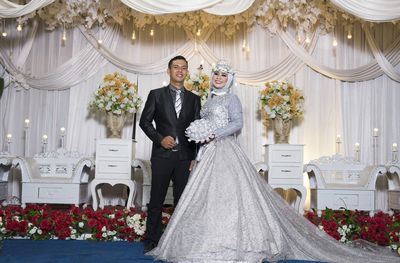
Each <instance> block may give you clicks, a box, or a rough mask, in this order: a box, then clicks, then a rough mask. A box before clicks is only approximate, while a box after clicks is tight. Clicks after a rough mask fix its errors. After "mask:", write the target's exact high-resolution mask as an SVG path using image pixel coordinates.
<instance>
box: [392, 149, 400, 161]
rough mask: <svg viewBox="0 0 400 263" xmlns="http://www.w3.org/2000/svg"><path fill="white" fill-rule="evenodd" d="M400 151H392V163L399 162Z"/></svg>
mask: <svg viewBox="0 0 400 263" xmlns="http://www.w3.org/2000/svg"><path fill="white" fill-rule="evenodd" d="M397 153H398V151H392V163H397V162H398V160H399V159H398V156H397Z"/></svg>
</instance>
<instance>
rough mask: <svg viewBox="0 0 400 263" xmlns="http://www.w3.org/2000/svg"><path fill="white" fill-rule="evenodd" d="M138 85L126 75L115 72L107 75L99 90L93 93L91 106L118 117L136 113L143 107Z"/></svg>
mask: <svg viewBox="0 0 400 263" xmlns="http://www.w3.org/2000/svg"><path fill="white" fill-rule="evenodd" d="M142 102H143V101H142V99H141V98H140V97H139V95H138V87H137V84H135V83H131V82H130V81H129V80H128V79H127V77H126V76H125V75H122V74H121V73H118V72H115V73H112V74H107V75H105V76H104V78H103V83H102V84H101V85H100V87H99V89H98V90H96V91H95V92H94V93H93V97H92V100H91V101H90V104H89V106H90V107H91V108H94V109H97V110H100V111H105V112H107V113H112V114H116V115H121V114H129V113H135V112H137V111H138V110H139V108H140V106H141V105H142Z"/></svg>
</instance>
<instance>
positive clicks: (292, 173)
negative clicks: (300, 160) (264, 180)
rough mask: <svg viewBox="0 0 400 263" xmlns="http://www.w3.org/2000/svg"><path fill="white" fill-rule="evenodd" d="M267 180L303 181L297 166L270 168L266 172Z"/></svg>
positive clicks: (300, 170)
mask: <svg viewBox="0 0 400 263" xmlns="http://www.w3.org/2000/svg"><path fill="white" fill-rule="evenodd" d="M268 178H269V180H271V179H275V178H276V179H300V180H301V181H303V173H302V169H301V167H299V166H272V167H271V169H270V171H268Z"/></svg>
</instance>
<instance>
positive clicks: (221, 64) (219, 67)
mask: <svg viewBox="0 0 400 263" xmlns="http://www.w3.org/2000/svg"><path fill="white" fill-rule="evenodd" d="M211 71H212V72H224V73H228V74H232V75H235V72H234V71H233V69H232V67H231V65H229V62H228V61H226V60H223V59H221V60H219V61H218V62H217V63H216V64H212V66H211Z"/></svg>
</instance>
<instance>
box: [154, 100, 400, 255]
mask: <svg viewBox="0 0 400 263" xmlns="http://www.w3.org/2000/svg"><path fill="white" fill-rule="evenodd" d="M201 116H202V118H203V119H204V120H207V121H208V122H210V123H211V126H213V130H214V133H215V134H216V139H215V140H213V141H212V142H211V143H209V144H208V145H207V146H206V147H205V150H204V151H203V153H202V156H201V160H200V162H199V163H198V164H197V167H196V169H195V170H194V171H193V172H192V174H191V177H190V179H189V182H188V184H187V186H186V189H185V191H184V193H183V195H182V197H181V199H180V201H179V204H178V206H177V207H176V210H175V212H174V213H173V216H172V218H171V220H170V222H169V224H168V226H167V228H166V230H165V232H164V234H163V236H162V238H161V240H160V242H159V244H158V246H157V247H156V248H155V249H153V250H152V251H151V252H149V253H148V255H152V256H153V257H155V258H156V259H159V260H164V261H167V262H262V261H272V262H274V261H278V260H281V259H304V260H319V261H326V262H354V263H355V262H400V257H396V256H394V255H393V256H392V254H391V253H390V251H389V249H386V248H384V252H383V253H379V254H378V253H372V252H367V251H365V250H361V249H355V248H351V247H348V246H346V245H343V244H341V243H339V242H338V241H336V240H334V239H333V238H331V237H330V236H328V235H327V234H325V233H324V232H323V231H321V230H319V229H318V228H317V227H315V226H314V225H313V224H311V223H310V222H309V221H307V220H306V219H305V218H304V217H303V216H301V215H300V214H299V213H298V212H296V211H295V210H294V209H293V208H292V207H291V206H289V205H287V204H286V202H285V201H284V200H283V199H282V198H281V197H280V196H279V195H278V194H277V193H276V192H275V191H274V190H273V189H272V188H271V187H270V186H269V185H268V184H267V182H266V181H265V180H264V179H263V178H262V177H261V176H260V175H259V174H258V173H257V171H256V170H255V168H254V167H253V165H252V164H251V163H250V161H249V159H248V158H247V157H246V154H245V153H244V152H243V150H242V149H241V148H240V147H239V145H238V144H237V142H236V140H235V138H234V137H233V136H231V135H233V134H234V133H235V132H237V131H238V130H240V128H241V127H242V107H241V104H240V101H239V99H238V98H237V96H236V95H233V94H226V95H224V96H217V97H214V98H212V99H211V100H209V101H208V102H207V103H206V104H205V106H204V107H203V109H202V112H201ZM389 253H390V255H389ZM384 254H386V255H387V256H385V255H384Z"/></svg>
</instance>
